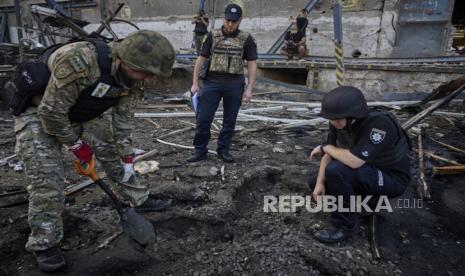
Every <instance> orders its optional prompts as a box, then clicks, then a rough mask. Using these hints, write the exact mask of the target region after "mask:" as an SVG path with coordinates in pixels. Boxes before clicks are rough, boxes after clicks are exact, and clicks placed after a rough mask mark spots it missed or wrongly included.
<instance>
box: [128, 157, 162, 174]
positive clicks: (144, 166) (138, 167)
mask: <svg viewBox="0 0 465 276" xmlns="http://www.w3.org/2000/svg"><path fill="white" fill-rule="evenodd" d="M158 165H160V163H158V162H157V161H154V160H150V161H141V162H137V163H135V164H134V170H135V171H136V172H138V173H140V174H148V173H151V172H155V171H158V170H159V168H158Z"/></svg>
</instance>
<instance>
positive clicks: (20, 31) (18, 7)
mask: <svg viewBox="0 0 465 276" xmlns="http://www.w3.org/2000/svg"><path fill="white" fill-rule="evenodd" d="M15 14H16V31H17V33H18V46H19V62H22V61H23V60H24V48H23V43H22V42H23V22H22V20H21V3H20V0H15Z"/></svg>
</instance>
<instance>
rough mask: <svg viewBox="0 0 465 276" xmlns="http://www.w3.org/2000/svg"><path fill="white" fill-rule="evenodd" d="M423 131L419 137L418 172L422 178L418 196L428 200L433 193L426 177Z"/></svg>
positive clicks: (420, 178)
mask: <svg viewBox="0 0 465 276" xmlns="http://www.w3.org/2000/svg"><path fill="white" fill-rule="evenodd" d="M422 134H423V131H422V132H421V133H420V134H419V135H418V171H419V174H420V177H419V179H418V181H419V182H420V183H419V186H418V195H419V196H420V197H421V198H426V199H430V198H431V192H430V188H429V186H428V183H427V182H426V177H425V162H424V160H423V157H424V152H423V135H422Z"/></svg>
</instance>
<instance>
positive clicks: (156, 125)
mask: <svg viewBox="0 0 465 276" xmlns="http://www.w3.org/2000/svg"><path fill="white" fill-rule="evenodd" d="M144 120H146V121H147V122H149V123H151V124H152V125H154V126H155V127H156V128H160V125H159V124H158V123H157V122H155V121H154V120H152V119H150V118H144Z"/></svg>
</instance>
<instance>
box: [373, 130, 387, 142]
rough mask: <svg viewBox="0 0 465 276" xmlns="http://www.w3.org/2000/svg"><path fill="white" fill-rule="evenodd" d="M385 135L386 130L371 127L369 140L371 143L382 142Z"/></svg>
mask: <svg viewBox="0 0 465 276" xmlns="http://www.w3.org/2000/svg"><path fill="white" fill-rule="evenodd" d="M385 137H386V131H384V130H381V129H377V128H372V129H371V132H370V141H371V142H372V143H373V144H379V143H381V142H383V140H384V138H385Z"/></svg>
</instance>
